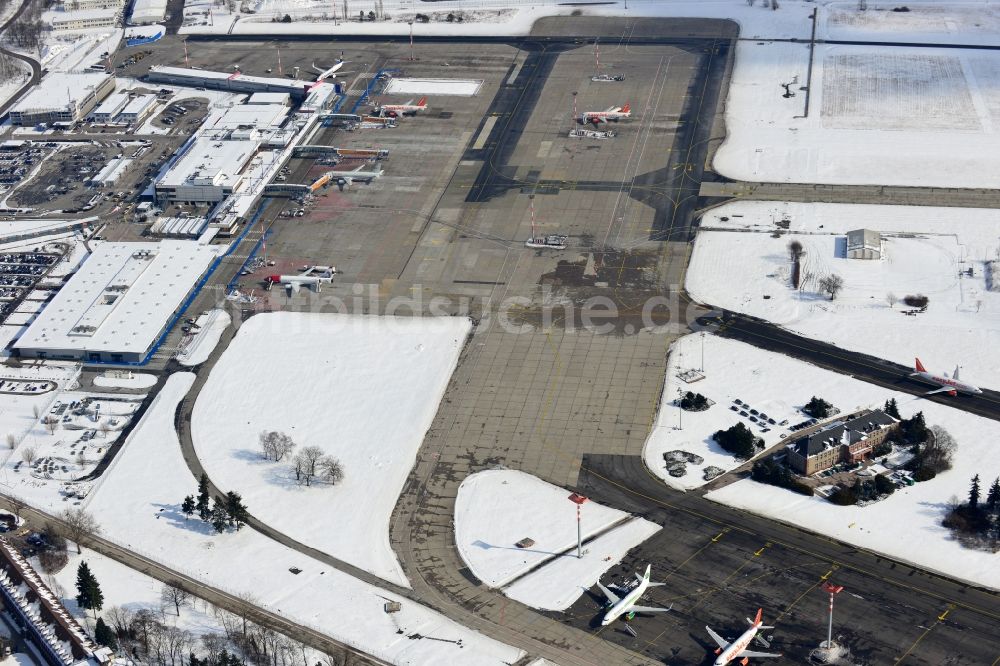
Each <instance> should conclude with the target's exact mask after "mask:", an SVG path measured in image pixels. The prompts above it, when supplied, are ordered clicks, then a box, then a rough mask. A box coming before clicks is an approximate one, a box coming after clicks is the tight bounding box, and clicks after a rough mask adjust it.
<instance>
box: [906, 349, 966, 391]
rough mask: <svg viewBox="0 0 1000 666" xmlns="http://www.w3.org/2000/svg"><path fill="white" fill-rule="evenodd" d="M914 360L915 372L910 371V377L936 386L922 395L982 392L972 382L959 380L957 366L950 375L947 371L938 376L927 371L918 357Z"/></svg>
mask: <svg viewBox="0 0 1000 666" xmlns="http://www.w3.org/2000/svg"><path fill="white" fill-rule="evenodd" d="M916 361H917V363H916V372H911V373H910V377H914V378H916V379H918V380H920V381H924V382H927V383H928V384H934V385H936V386H937V387H938V388H936V389H934V390H933V391H928V392H927V393H925V394H924V395H933V394H935V393H947V394H948V395H950V396H956V395H958V394H959V393H970V394H972V393H975V394H979V393H982V392H983V390H982V389H981V388H979V387H978V386H973V385H972V384H966V383H965V382H962V381H959V379H958V366H955V372H953V373H952V375H951V377H949V376H948V373H944V376H938V375H935V374H934V373H933V372H927V368H925V367H924V364H923V363H921V362H920V359H919V358H918V359H916Z"/></svg>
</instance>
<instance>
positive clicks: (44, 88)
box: [10, 72, 115, 127]
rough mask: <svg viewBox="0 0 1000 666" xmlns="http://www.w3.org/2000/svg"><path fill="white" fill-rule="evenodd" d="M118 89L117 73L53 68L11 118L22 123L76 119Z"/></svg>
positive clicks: (24, 125) (11, 113)
mask: <svg viewBox="0 0 1000 666" xmlns="http://www.w3.org/2000/svg"><path fill="white" fill-rule="evenodd" d="M114 89H115V79H114V77H113V76H111V75H110V74H105V73H104V72H78V73H64V72H50V73H49V74H47V75H46V76H45V77H44V78H42V81H41V83H39V84H38V85H37V86H35V87H34V88H32V89H31V90H30V91H29V92H28V94H27V95H25V96H24V97H22V98H21V100H20V101H19V102H18V103H17V104H15V105H14V106H13V107H12V108H11V110H10V122H11V124H13V125H20V126H22V127H31V126H33V125H37V124H39V123H56V122H64V123H72V122H76V121H78V120H81V119H83V118H84V117H86V115H87V114H88V113H90V111H91V109H93V108H94V107H95V106H97V104H98V103H99V102H100V101H101V100H102V99H104V98H105V97H107V96H108V95H109V94H110V93H111V92H113V91H114Z"/></svg>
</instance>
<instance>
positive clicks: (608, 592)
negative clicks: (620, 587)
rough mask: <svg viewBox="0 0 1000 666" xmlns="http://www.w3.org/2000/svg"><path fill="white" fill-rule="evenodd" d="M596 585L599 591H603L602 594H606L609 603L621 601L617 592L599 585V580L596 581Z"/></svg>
mask: <svg viewBox="0 0 1000 666" xmlns="http://www.w3.org/2000/svg"><path fill="white" fill-rule="evenodd" d="M597 587H599V588H600V589H601V592H603V593H604V596H606V597H607V598H608V601H610V602H611V603H613V604H616V603H618V602H619V601H621V598H620V597H619V596H618V595H617V594H615V593H614V592H612V591H611V590H609V589H608V588H606V587H604V586H603V585H601V581H597Z"/></svg>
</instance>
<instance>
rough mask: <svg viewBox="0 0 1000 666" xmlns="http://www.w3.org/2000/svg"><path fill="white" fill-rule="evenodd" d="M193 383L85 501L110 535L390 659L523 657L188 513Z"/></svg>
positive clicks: (164, 399)
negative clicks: (183, 410) (180, 409)
mask: <svg viewBox="0 0 1000 666" xmlns="http://www.w3.org/2000/svg"><path fill="white" fill-rule="evenodd" d="M194 379H195V375H193V374H191V373H177V374H174V375H171V377H170V378H169V379H168V380H167V383H166V385H165V386H164V387H163V390H162V391H160V394H159V395H158V396H157V398H156V400H155V401H154V403H153V405H152V406H151V407H150V409H149V411H148V412H147V413H146V416H145V417H144V418H143V420H142V422H141V423H140V424H139V425H138V427H137V428H136V429H135V430H134V431H133V433H132V435H131V436H130V437H129V439H128V442H127V443H126V445H125V447H124V448H123V449H122V451H121V453H120V454H119V456H118V457H117V458H116V459H115V461H114V463H112V465H111V468H110V469H109V470H108V471H107V472H106V473H105V474H104V476H103V480H102V481H101V483H100V485H99V486H98V487H97V488H96V489H95V490H94V491H93V492H92V493H91V495H90V497H89V498H88V502H87V506H86V508H87V510H88V511H90V512H91V513H92V514H93V515H94V516H95V517H96V518H97V520H98V522H99V523H100V525H101V528H102V535H103V536H105V537H106V538H108V539H111V540H112V541H115V542H117V543H120V544H122V545H125V546H128V547H129V548H130V549H131V550H133V551H135V552H137V553H140V554H143V555H145V556H146V557H149V558H151V559H153V560H155V561H158V562H162V563H163V564H164V565H166V566H169V567H171V568H173V569H175V570H178V571H181V572H183V573H185V574H187V575H189V576H192V577H194V578H196V579H198V580H202V581H204V582H205V583H206V584H209V585H212V586H215V587H218V588H221V589H223V590H226V591H228V592H230V593H232V594H245V595H252V596H253V597H254V598H255V599H257V600H259V605H260V606H261V607H262V608H266V609H268V610H270V611H272V612H276V613H280V614H281V615H282V616H284V617H286V618H288V619H289V620H291V621H293V622H296V623H299V624H302V625H306V626H310V627H312V628H314V629H316V630H317V631H321V632H323V633H325V634H327V635H329V636H332V637H333V638H335V639H337V640H340V641H343V642H345V643H348V644H350V645H353V646H355V647H357V648H359V649H361V650H364V651H365V652H368V653H369V654H372V655H374V656H376V657H378V658H380V659H384V660H385V661H388V662H390V663H393V664H413V665H414V666H418V665H422V664H431V663H440V664H444V663H462V664H473V665H479V664H482V665H484V666H486V665H489V666H500V665H501V664H511V663H514V662H515V661H517V660H518V659H520V658H521V656H522V655H523V653H522V652H521V651H520V650H517V649H515V648H512V647H509V646H506V645H503V644H501V643H498V642H496V641H493V640H492V639H489V638H486V637H484V636H482V635H481V634H478V633H476V632H474V631H472V630H470V629H466V628H464V627H462V626H460V625H458V624H457V623H455V622H452V621H451V620H449V619H447V618H446V617H444V616H443V615H440V614H438V613H436V612H434V611H431V610H429V609H427V608H425V607H423V606H420V605H419V604H416V603H414V602H412V601H410V600H408V599H403V598H400V597H398V596H397V595H394V594H392V593H391V592H388V591H386V590H383V589H380V588H377V587H374V586H372V585H368V584H366V583H362V582H361V581H359V580H357V579H355V578H352V577H351V576H348V575H346V574H344V573H342V572H340V571H338V570H336V569H332V568H330V567H327V566H325V565H323V564H320V563H319V562H316V561H315V560H313V559H311V558H309V557H306V556H304V555H302V554H300V553H298V552H296V551H294V550H291V549H290V548H287V547H285V546H282V545H280V544H278V543H277V542H274V541H271V540H270V539H268V538H266V537H264V536H262V535H261V534H259V533H258V532H254V531H252V530H250V529H248V528H244V529H242V530H240V531H239V532H235V533H226V534H222V535H215V534H211V533H210V532H211V529H210V528H209V527H208V526H207V525H205V524H204V523H202V522H201V521H200V520H198V519H193V520H188V519H186V518H185V516H184V514H183V513H182V512H181V511H180V503H181V501H182V500H183V498H184V496H185V495H188V494H190V493H192V492H195V490H196V486H197V482H196V480H195V479H194V478H193V477H192V475H191V473H190V472H189V471H188V469H187V466H186V465H185V463H184V459H183V458H182V456H181V451H180V442H179V441H178V439H177V433H176V432H175V431H174V413H175V411H176V408H177V404H178V403H179V402H180V400H181V399H182V398H183V397H184V396H185V395H186V394H187V392H188V390H189V389H190V387H191V385H192V384H193V383H194ZM253 509H254V506H253V505H252V504H251V510H253ZM321 515H323V514H321V513H316V514H315V515H314V519H315V518H317V517H319V516H321ZM292 569H297V570H298V571H292ZM386 601H399V602H401V604H402V609H401V610H400V612H398V613H393V614H387V613H385V611H384V604H385V602H386ZM456 642H458V644H456Z"/></svg>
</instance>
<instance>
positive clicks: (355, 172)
mask: <svg viewBox="0 0 1000 666" xmlns="http://www.w3.org/2000/svg"><path fill="white" fill-rule="evenodd" d="M364 168H365V165H364V164H362V165H361V166H359V167H358V168H357V169H352V170H351V171H328V172H327V174H326V175H328V176H330V179H331V180H335V181H337V184H338V185H341V186H344V187H350V186H351V184H352V183H354V181H358V182H361V183H370V182H372V181H373V180H375V179H376V178H380V177H381V176H382V174H383V173H385V169H375V170H374V171H364V170H363V169H364Z"/></svg>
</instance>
